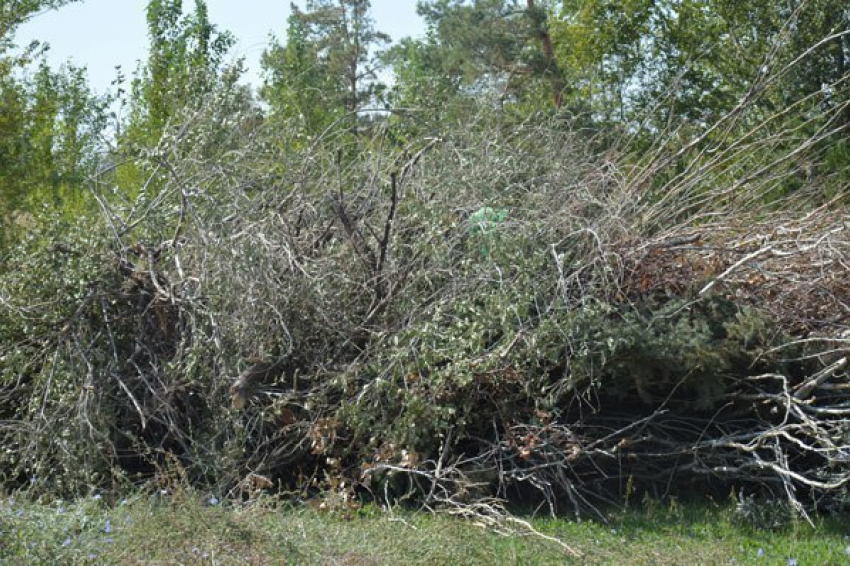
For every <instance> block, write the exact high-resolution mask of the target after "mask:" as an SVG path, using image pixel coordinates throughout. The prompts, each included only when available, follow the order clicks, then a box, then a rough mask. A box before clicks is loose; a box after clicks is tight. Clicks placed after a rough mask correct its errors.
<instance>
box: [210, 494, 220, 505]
mask: <svg viewBox="0 0 850 566" xmlns="http://www.w3.org/2000/svg"><path fill="white" fill-rule="evenodd" d="M208 503H209V504H210V505H218V498H217V497H216V496H215V495H213V496H212V497H210V498H209V500H208Z"/></svg>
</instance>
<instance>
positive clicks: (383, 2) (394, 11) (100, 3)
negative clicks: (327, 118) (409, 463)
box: [0, 0, 424, 92]
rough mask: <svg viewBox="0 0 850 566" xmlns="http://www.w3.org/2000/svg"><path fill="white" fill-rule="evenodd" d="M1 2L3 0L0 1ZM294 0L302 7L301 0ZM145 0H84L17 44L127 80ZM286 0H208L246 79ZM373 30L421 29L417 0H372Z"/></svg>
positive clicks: (31, 27)
mask: <svg viewBox="0 0 850 566" xmlns="http://www.w3.org/2000/svg"><path fill="white" fill-rule="evenodd" d="M0 1H3V0H0ZM295 4H296V5H298V6H300V7H302V8H303V7H304V4H305V2H304V0H297V1H296V2H295ZM146 5H147V1H146V0H83V1H82V2H78V3H75V4H70V5H68V6H65V7H64V8H61V9H59V10H56V11H52V12H47V13H45V14H42V15H39V16H37V17H35V18H33V19H32V20H31V21H29V22H27V23H26V24H25V25H23V26H21V28H20V29H19V30H18V33H17V36H16V41H15V42H16V43H17V44H18V45H27V44H28V43H29V42H30V41H32V40H34V39H38V40H40V41H45V42H47V43H49V44H50V52H49V57H48V59H49V61H50V63H51V66H54V67H58V66H59V65H60V64H62V63H63V62H65V61H68V60H72V61H73V62H74V64H76V65H78V66H84V67H86V68H87V69H88V77H89V83H90V85H91V86H92V88H93V89H94V90H95V91H97V92H104V91H106V90H107V89H109V85H110V83H111V82H112V80H113V79H114V78H115V76H116V73H115V66H116V65H121V68H122V71H123V73H124V75H125V77H127V79H129V78H131V77H132V74H133V71H135V69H136V67H137V62H138V61H141V60H144V59H145V56H146V52H147V43H148V39H147V29H146V25H145V6H146ZM194 5H195V2H194V0H183V9H184V11H189V10H191V9H193V8H194ZM289 5H290V0H207V6H208V8H209V13H210V20H211V21H212V23H214V24H215V25H217V26H218V27H219V29H226V30H228V31H230V32H231V33H233V34H234V35H235V36H236V40H237V43H236V45H235V47H234V48H233V49H232V50H231V53H232V55H233V56H234V57H236V58H238V57H244V58H245V63H246V67H247V68H248V73H247V76H246V78H247V81H248V82H250V83H252V84H254V85H255V86H257V85H259V71H260V64H259V61H260V55H261V54H262V52H263V49H265V47H266V45H268V40H269V34H270V33H274V34H275V35H276V36H278V37H279V38H281V39H283V37H284V36H285V34H286V19H287V17H288V16H289V12H290V10H289ZM372 16H373V18H374V19H375V22H376V23H375V27H376V29H378V30H380V31H383V32H386V33H388V34H390V36H392V38H393V40H394V41H396V40H398V39H401V38H402V37H406V36H419V35H422V34H423V33H424V23H423V22H422V20H421V19H420V18H419V16H418V15H417V14H416V0H372Z"/></svg>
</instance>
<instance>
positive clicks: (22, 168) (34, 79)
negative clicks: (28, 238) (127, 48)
mask: <svg viewBox="0 0 850 566" xmlns="http://www.w3.org/2000/svg"><path fill="white" fill-rule="evenodd" d="M68 3H70V2H69V1H21V2H4V3H2V4H1V5H0V201H2V203H3V206H2V213H0V246H2V245H4V244H6V243H8V242H9V241H10V240H11V239H12V237H13V235H14V234H15V233H16V232H20V231H22V230H24V229H26V228H27V227H28V226H29V225H30V224H32V223H33V222H36V221H38V217H39V216H40V215H41V213H42V211H43V210H44V209H48V210H58V211H59V212H60V213H61V214H64V215H66V216H70V215H73V214H75V213H76V212H77V211H79V210H81V208H82V206H83V204H84V190H83V189H84V183H85V181H86V177H87V176H88V175H90V174H91V173H92V172H93V171H94V169H95V166H96V162H97V153H98V151H99V150H100V149H101V134H102V132H103V130H104V128H105V107H106V101H105V100H104V99H102V98H98V97H96V96H94V94H93V93H92V92H91V90H90V89H89V87H88V84H87V81H86V76H85V70H84V69H81V68H77V67H74V66H73V65H64V66H63V67H62V68H61V69H59V70H58V71H54V70H52V69H50V67H49V66H48V65H47V63H46V62H45V61H44V58H43V55H44V50H45V49H46V47H44V46H41V45H39V44H38V43H33V44H31V45H29V46H27V47H26V48H24V49H23V50H16V46H15V43H14V35H15V32H16V30H17V28H18V27H19V26H20V25H21V24H22V23H24V22H26V21H27V20H28V19H29V18H31V17H33V16H35V15H36V14H38V13H40V12H42V11H44V10H47V9H55V8H59V7H60V6H62V5H64V4H68Z"/></svg>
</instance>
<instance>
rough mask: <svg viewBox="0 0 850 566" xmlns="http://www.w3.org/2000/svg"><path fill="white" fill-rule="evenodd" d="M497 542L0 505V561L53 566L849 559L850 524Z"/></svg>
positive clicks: (582, 531)
mask: <svg viewBox="0 0 850 566" xmlns="http://www.w3.org/2000/svg"><path fill="white" fill-rule="evenodd" d="M531 524H532V525H533V526H534V528H535V529H537V530H538V531H539V532H540V533H543V534H545V535H548V536H554V537H558V538H559V539H561V540H562V541H564V542H565V543H567V544H568V545H570V546H571V547H572V548H574V549H576V550H578V551H580V552H581V553H582V554H583V556H582V557H581V558H571V557H570V556H569V555H568V554H567V553H566V552H565V550H564V549H563V548H562V547H560V546H559V545H558V544H556V543H554V542H551V541H548V540H545V539H544V538H541V537H539V536H535V535H533V534H528V533H526V534H523V533H514V534H511V535H507V536H505V535H500V534H497V533H494V532H492V531H490V530H486V529H483V528H481V527H479V526H477V525H476V524H475V522H474V521H470V520H464V519H459V518H455V517H450V516H446V515H432V514H427V513H417V512H411V511H398V510H397V511H393V512H388V511H384V510H381V509H379V508H377V507H365V508H360V509H355V510H349V511H345V512H340V511H334V512H323V511H321V510H319V509H316V508H315V507H313V506H310V505H307V506H299V507H293V506H292V505H289V504H281V503H278V502H276V501H274V500H269V501H265V502H260V503H254V504H251V505H247V506H241V505H240V506H237V505H231V504H228V503H224V504H222V503H219V502H218V501H216V500H215V499H210V498H208V497H202V496H198V495H194V494H192V495H189V494H185V493H183V494H176V495H167V494H165V495H163V494H156V495H139V496H136V497H135V498H132V499H129V500H122V501H106V499H105V498H97V497H90V498H87V499H85V500H79V501H76V502H73V503H66V502H61V501H55V502H52V503H49V504H34V503H29V502H26V501H22V500H20V499H15V498H14V497H5V498H3V499H2V501H0V563H1V564H9V565H17V564H21V565H41V564H43V565H53V564H120V565H134V564H137V565H141V564H145V565H151V564H162V565H165V564H194V565H204V564H209V565H213V564H216V565H221V564H305V565H306V564H317V565H324V564H327V565H330V564H343V565H351V566H354V565H358V566H366V565H368V566H372V565H395V564H410V565H419V564H421V565H429V566H432V565H441V564H445V565H454V564H487V565H490V564H612V565H613V564H635V565H640V564H646V565H649V564H656V565H668V564H669V565H673V564H757V565H760V564H765V565H767V564H776V565H780V564H781V565H789V564H795V563H796V564H797V565H799V566H803V565H818V566H824V565H841V564H847V563H848V561H850V526H848V525H846V524H844V525H843V524H842V522H841V521H840V520H839V519H829V520H827V519H818V520H816V525H815V527H814V528H812V527H811V526H809V525H808V524H807V523H803V522H796V523H791V524H789V525H788V526H787V527H784V528H782V529H780V530H774V531H766V530H759V529H756V528H753V527H752V526H749V525H746V524H741V523H740V522H739V521H737V520H736V519H735V517H734V513H733V512H732V510H730V509H729V508H722V507H707V506H691V505H688V506H680V505H675V504H674V505H668V506H665V507H661V506H657V505H646V506H644V507H643V508H642V509H640V510H633V511H628V512H621V513H616V514H614V515H612V516H611V517H610V522H609V524H602V523H600V522H594V521H582V522H577V521H573V520H566V519H551V518H535V519H531Z"/></svg>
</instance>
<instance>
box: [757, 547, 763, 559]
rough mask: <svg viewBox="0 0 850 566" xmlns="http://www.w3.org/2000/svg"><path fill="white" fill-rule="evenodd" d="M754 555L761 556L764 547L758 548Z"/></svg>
mask: <svg viewBox="0 0 850 566" xmlns="http://www.w3.org/2000/svg"><path fill="white" fill-rule="evenodd" d="M756 556H758V557H759V558H761V557H762V556H764V549H763V548H760V549H758V550H757V551H756Z"/></svg>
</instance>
